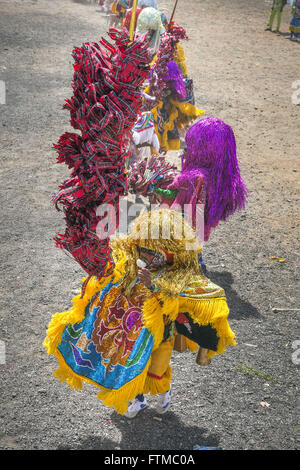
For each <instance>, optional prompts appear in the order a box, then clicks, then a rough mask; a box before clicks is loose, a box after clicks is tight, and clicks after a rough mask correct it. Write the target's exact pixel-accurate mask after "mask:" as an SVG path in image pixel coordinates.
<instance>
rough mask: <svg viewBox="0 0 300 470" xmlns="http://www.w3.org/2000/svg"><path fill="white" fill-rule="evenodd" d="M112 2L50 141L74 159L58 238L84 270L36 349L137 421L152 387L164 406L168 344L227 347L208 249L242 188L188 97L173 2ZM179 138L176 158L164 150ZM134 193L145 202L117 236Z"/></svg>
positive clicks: (227, 149) (84, 50)
mask: <svg viewBox="0 0 300 470" xmlns="http://www.w3.org/2000/svg"><path fill="white" fill-rule="evenodd" d="M106 3H113V4H114V7H116V8H117V7H118V5H119V4H122V6H123V8H124V9H125V10H126V11H125V10H124V11H123V10H118V11H121V12H122V22H121V25H120V26H119V28H118V29H114V28H111V29H110V30H109V32H108V35H109V40H106V39H104V38H102V39H101V40H100V41H99V42H93V43H85V44H84V45H83V46H82V47H77V48H75V49H74V50H73V59H74V78H73V81H72V89H73V95H72V97H71V98H70V99H67V100H66V103H65V108H66V109H67V110H69V112H70V116H71V121H70V122H71V125H72V127H73V128H74V130H75V132H66V133H64V134H63V135H62V136H61V137H60V138H59V140H58V143H57V144H55V149H56V151H57V153H58V157H57V161H58V163H65V164H66V165H67V166H68V168H69V169H70V176H69V177H68V178H67V180H65V181H64V182H63V184H62V185H61V186H60V187H59V190H58V191H57V192H56V194H55V195H54V196H53V202H54V203H55V205H56V207H57V208H58V209H59V210H63V213H64V216H65V224H66V228H65V232H64V233H61V234H59V235H57V236H56V237H55V241H56V244H57V246H58V247H60V248H62V249H63V250H64V251H66V252H67V253H68V254H69V255H71V256H72V257H73V258H74V259H75V261H76V262H77V263H79V265H80V266H81V267H82V269H83V270H84V271H85V273H86V278H85V279H84V281H83V283H82V286H81V292H80V294H78V295H77V296H75V297H74V299H73V305H72V307H71V309H70V310H68V311H66V312H62V313H56V314H55V315H53V317H52V319H51V321H50V323H49V326H48V330H47V336H46V338H45V341H44V346H45V347H46V348H47V351H48V353H49V354H54V355H55V356H56V358H57V360H58V363H59V368H58V369H57V370H56V371H55V373H54V375H55V376H56V377H57V378H58V379H59V380H60V381H66V382H67V383H68V385H69V386H70V387H74V388H75V389H80V388H82V384H83V383H84V382H87V383H91V384H93V385H95V386H96V387H97V388H98V398H99V400H101V402H102V403H103V404H104V405H106V406H109V407H112V408H114V409H115V410H116V411H117V412H118V413H120V414H123V415H125V416H126V417H127V418H133V417H135V416H136V415H137V414H138V413H139V412H140V411H141V410H142V409H143V408H145V407H146V406H147V397H146V395H147V394H149V393H150V394H152V395H158V400H157V405H156V407H157V408H156V410H157V412H158V413H165V412H166V411H167V410H168V409H169V406H170V400H171V379H172V371H171V367H170V360H171V355H172V351H173V350H174V349H175V350H176V351H180V352H183V351H185V350H187V349H188V350H190V351H192V352H194V353H196V362H197V363H198V364H199V365H208V364H209V363H210V362H211V358H212V357H213V356H214V355H215V354H222V353H224V352H225V350H226V349H227V347H228V346H230V345H232V346H233V345H235V334H234V333H233V331H232V330H231V328H230V325H229V323H228V314H229V309H228V304H227V299H226V293H225V292H224V290H223V289H222V287H219V286H217V285H216V284H214V283H213V282H212V281H211V280H210V279H209V278H208V277H207V276H206V274H205V273H206V267H205V265H204V262H203V257H202V249H203V242H207V241H208V240H209V237H210V234H211V231H212V230H215V229H216V227H217V226H218V224H219V223H220V222H221V221H226V220H227V219H228V218H229V217H230V216H231V215H232V214H234V213H235V212H236V211H237V210H241V209H244V208H245V204H246V198H247V188H246V186H245V183H244V181H243V179H242V177H241V174H240V168H239V163H238V160H237V150H236V141H235V136H234V132H233V130H232V128H231V127H230V126H229V125H228V124H226V123H225V122H223V121H221V120H220V119H218V118H216V117H206V116H205V115H204V116H203V114H204V111H203V110H201V109H198V108H197V107H196V105H195V98H194V91H193V81H192V79H191V78H190V77H189V74H188V71H187V67H186V63H185V56H184V43H185V42H186V41H187V40H188V36H187V33H186V31H185V30H184V29H183V28H182V27H180V26H179V25H178V24H177V23H176V22H175V21H174V19H173V18H174V12H175V9H174V10H173V12H172V15H171V14H170V15H169V16H170V19H169V20H168V19H167V16H166V15H162V14H161V12H160V11H159V9H158V5H157V3H156V1H155V0H151V1H150V0H139V1H138V5H137V9H136V2H134V3H133V5H131V4H130V3H131V2H129V1H127V2H123V1H122V2H105V4H106ZM125 4H126V5H125ZM150 4H151V5H150ZM176 4H177V2H176ZM104 6H105V5H104ZM109 7H110V8H112V6H111V5H109ZM144 148H147V149H148V155H146V156H145V155H144V154H143V152H142V150H143V149H144ZM180 148H183V150H182V152H181V158H180V159H179V160H178V161H179V163H178V165H175V164H171V163H170V160H169V159H168V151H169V150H180ZM128 193H132V194H138V195H141V196H143V197H145V198H148V200H149V203H150V206H149V207H148V208H147V209H145V210H144V211H142V212H141V213H140V215H139V216H138V217H137V218H136V220H135V221H134V223H133V224H132V226H131V228H130V233H127V234H126V235H125V236H117V237H115V236H114V235H115V232H116V229H117V227H118V223H119V215H120V214H119V211H120V206H119V201H120V198H121V197H122V196H126V195H127V194H128ZM103 207H105V208H106V209H105V211H104V212H103V211H102V210H100V211H99V208H100V209H101V208H103ZM184 207H188V208H189V211H188V214H187V216H186V213H185V211H184V210H183V209H184ZM198 216H199V217H198ZM199 218H200V219H201V220H202V221H203V224H200V227H199V225H198V223H197V221H198V219H199ZM112 222H114V223H112ZM103 234H105V236H103Z"/></svg>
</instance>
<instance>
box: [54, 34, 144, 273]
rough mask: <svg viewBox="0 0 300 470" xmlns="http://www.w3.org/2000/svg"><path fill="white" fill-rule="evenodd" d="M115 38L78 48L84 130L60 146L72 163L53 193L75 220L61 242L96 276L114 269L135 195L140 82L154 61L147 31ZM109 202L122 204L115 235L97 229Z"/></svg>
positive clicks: (75, 122)
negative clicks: (115, 247)
mask: <svg viewBox="0 0 300 470" xmlns="http://www.w3.org/2000/svg"><path fill="white" fill-rule="evenodd" d="M109 36H110V38H111V39H112V40H113V41H114V42H115V45H112V44H111V43H109V42H107V41H106V40H105V39H103V38H102V40H101V41H100V43H86V44H84V45H83V46H82V47H80V48H76V49H74V51H73V57H74V60H75V63H74V79H73V82H72V87H73V96H72V98H71V99H69V100H66V104H65V108H66V109H68V110H69V111H70V115H71V121H70V122H71V125H72V126H73V127H74V129H76V130H77V129H78V130H79V131H81V135H80V134H78V133H70V132H66V133H65V134H63V135H62V136H61V137H60V139H59V142H58V144H56V145H55V148H56V150H57V152H58V159H57V161H58V162H59V163H61V162H63V163H66V164H67V165H68V167H69V168H70V169H71V174H70V177H69V178H68V179H67V180H66V181H65V182H64V183H63V184H62V185H61V186H60V189H59V191H58V192H57V193H56V194H55V195H54V197H53V201H54V203H55V204H56V207H57V208H58V207H62V208H63V210H64V214H65V221H66V225H67V226H66V230H65V233H64V234H59V235H58V236H57V237H56V238H55V240H56V244H57V246H58V247H60V248H62V249H63V250H65V251H66V252H68V253H70V254H71V255H72V256H73V257H74V258H75V260H76V261H77V262H78V263H79V264H80V266H81V267H82V268H83V269H84V270H85V271H86V272H87V273H88V275H95V276H103V275H104V274H109V273H110V270H111V269H112V268H113V260H112V258H111V255H110V248H109V236H110V234H111V233H114V230H115V228H116V227H117V224H118V216H119V198H120V197H121V196H122V195H124V194H127V177H126V169H125V163H126V158H128V157H129V155H130V153H129V145H130V141H131V130H132V127H133V125H134V123H135V121H136V118H137V116H138V114H139V113H140V109H141V105H142V95H141V92H140V87H141V85H142V83H143V81H144V80H145V79H146V77H147V75H148V73H149V65H148V64H149V62H150V60H151V59H150V55H149V54H148V51H149V48H148V45H149V43H148V41H147V40H146V39H145V37H143V36H139V37H136V39H135V40H134V41H133V42H132V41H131V40H130V38H129V35H128V33H127V32H126V31H125V30H123V31H122V32H119V31H117V30H114V29H111V30H110V31H109ZM103 204H106V205H109V206H112V207H113V208H114V211H115V217H116V220H115V224H113V223H112V224H109V227H111V233H108V236H107V237H106V238H105V239H104V238H103V239H100V238H99V237H98V235H97V231H98V230H101V229H102V228H103V226H106V224H107V220H106V219H105V215H104V214H102V213H101V211H100V212H99V208H100V207H101V206H103ZM114 227H115V228H114Z"/></svg>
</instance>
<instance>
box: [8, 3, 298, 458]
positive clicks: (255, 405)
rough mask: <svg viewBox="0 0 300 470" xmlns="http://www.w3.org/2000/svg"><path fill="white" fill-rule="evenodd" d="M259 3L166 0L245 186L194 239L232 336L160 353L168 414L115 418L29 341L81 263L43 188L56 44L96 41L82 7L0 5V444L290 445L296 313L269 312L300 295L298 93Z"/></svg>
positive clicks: (65, 125) (49, 175) (63, 125)
mask: <svg viewBox="0 0 300 470" xmlns="http://www.w3.org/2000/svg"><path fill="white" fill-rule="evenodd" d="M245 3H246V5H247V6H244V4H245ZM172 4H173V0H172V1H171V0H165V1H164V2H163V8H165V9H166V11H168V12H170V11H171V6H172ZM228 4H230V7H228V6H227V5H228ZM270 4H271V1H260V0H249V1H247V2H244V1H243V0H231V1H230V2H229V1H228V0H217V1H216V2H211V1H209V0H189V1H187V0H181V1H179V7H178V11H177V14H176V20H177V21H178V22H179V23H180V24H181V25H182V26H184V27H185V28H186V30H187V32H188V34H189V36H190V41H189V42H187V43H186V44H185V51H186V56H187V63H188V67H189V73H190V75H191V76H192V77H193V79H194V83H195V93H196V102H197V105H198V106H199V107H202V108H203V109H205V111H206V115H207V116H217V117H219V118H221V119H223V120H225V121H226V122H228V123H229V124H230V125H232V127H233V128H234V131H235V133H236V137H237V143H238V149H239V158H240V162H241V168H242V173H243V175H244V178H245V180H246V182H247V185H248V187H249V192H250V197H249V204H248V207H247V210H246V212H244V213H239V214H237V215H235V216H234V217H233V218H232V219H231V220H230V221H229V222H228V223H226V224H224V225H221V226H220V227H219V228H218V229H217V230H216V231H215V233H214V234H213V236H212V237H211V240H210V242H209V243H208V244H207V245H206V247H205V261H206V263H207V266H208V270H209V276H210V277H211V278H212V279H213V280H215V281H216V282H217V283H219V284H220V285H222V286H223V287H224V288H225V289H226V292H227V295H228V301H229V305H230V308H231V321H230V323H231V327H232V329H233V330H234V331H235V332H236V335H237V341H238V345H237V347H235V348H230V349H229V350H228V351H227V353H226V354H225V355H224V356H220V357H216V358H215V359H214V360H213V364H212V365H211V366H210V367H209V368H200V367H199V366H197V365H196V364H195V356H193V355H192V354H190V353H184V354H181V355H180V354H179V353H175V354H174V356H173V359H172V365H173V374H174V379H173V397H174V399H173V404H172V409H171V411H169V412H168V413H167V414H166V415H164V417H163V419H162V421H161V422H160V421H157V420H155V419H154V417H155V412H154V411H153V410H152V409H149V410H147V411H145V412H144V413H143V414H142V415H141V416H139V417H138V418H137V419H136V420H134V421H132V422H128V421H127V420H126V419H125V418H122V417H120V416H118V415H116V413H114V412H113V411H111V410H110V409H107V408H104V407H103V406H101V405H100V403H99V402H98V401H97V398H96V393H95V390H94V388H93V387H92V386H85V387H84V390H83V391H82V392H73V391H70V390H69V388H68V386H67V385H66V384H60V383H59V382H58V381H57V380H56V379H54V378H53V376H52V373H53V370H54V369H55V368H56V360H55V359H54V358H53V357H49V356H47V354H46V352H45V350H44V348H43V346H42V342H43V339H44V336H45V331H46V327H47V324H48V322H49V320H50V318H51V315H52V314H53V313H55V312H56V311H63V310H65V309H66V308H68V307H69V306H70V303H71V298H72V295H73V291H74V290H75V289H77V288H78V286H79V283H80V280H81V277H82V274H83V272H82V271H81V269H80V268H79V267H77V265H76V264H75V263H74V262H73V261H72V260H71V259H69V258H68V257H66V256H65V255H64V254H63V253H62V252H60V251H59V250H58V249H57V248H55V246H54V242H53V236H54V235H56V234H57V233H58V232H59V231H60V230H63V227H64V223H63V221H62V218H61V217H60V215H59V214H58V213H57V212H56V211H55V210H54V208H53V207H52V205H51V202H50V199H51V195H52V194H53V192H54V191H55V190H56V189H57V187H58V185H59V184H60V183H61V182H62V181H63V180H64V178H65V176H66V175H67V174H68V173H67V169H66V168H65V167H64V166H63V165H56V164H55V158H56V155H55V153H54V152H53V151H52V150H51V146H52V143H53V142H56V141H57V140H58V138H59V136H60V135H61V134H62V133H63V132H64V131H66V130H70V127H69V121H68V120H69V116H68V113H67V112H66V111H63V110H62V109H61V107H62V104H63V102H64V99H65V98H67V97H70V96H71V87H70V83H71V80H72V57H71V51H72V48H73V47H74V46H78V45H81V44H82V43H83V42H85V41H95V40H97V39H99V38H100V36H101V35H103V34H105V31H106V22H105V19H104V18H103V16H102V15H101V14H100V13H99V12H97V11H96V10H97V7H96V6H94V5H88V4H84V3H79V2H73V1H71V0H51V1H49V0H48V1H47V0H35V1H34V0H23V1H22V0H1V1H0V22H1V27H0V31H1V33H0V34H1V65H0V80H2V81H5V84H6V104H1V105H0V110H1V123H0V126H1V134H2V138H1V142H2V145H1V168H0V172H1V206H0V210H1V281H2V283H1V284H2V293H1V297H0V299H1V320H0V339H1V341H2V342H4V343H1V345H2V350H3V344H4V345H5V351H6V355H5V364H2V365H1V364H0V373H1V388H2V390H1V409H0V419H1V428H0V429H1V431H0V433H1V434H0V448H1V449H43V450H45V449H105V450H109V449H122V450H123V449H125V450H132V449H160V450H166V449H173V450H176V449H182V450H191V449H192V448H193V446H194V445H196V444H200V445H201V444H202V445H203V444H204V445H218V446H220V447H221V448H222V449H241V450H246V449H251V450H254V449H262V450H271V449H279V450H283V449H289V450H292V449H299V447H300V446H299V444H300V423H299V362H300V361H299V356H300V354H297V352H296V351H295V350H294V349H293V348H294V347H295V343H294V342H295V341H297V340H300V331H299V323H298V320H299V312H297V311H279V312H274V311H273V310H272V309H273V308H274V307H275V308H289V309H296V308H299V307H300V303H299V293H297V289H298V292H299V284H298V276H299V274H298V269H299V254H300V247H299V213H298V207H299V202H298V200H297V196H298V194H299V178H298V176H299V154H300V137H299V136H300V133H299V112H300V106H299V105H297V96H298V101H300V95H299V94H298V95H297V96H296V92H297V90H296V89H293V88H292V84H293V83H294V82H295V81H297V80H300V72H299V53H300V49H299V44H297V43H293V42H291V41H289V40H288V39H287V38H286V35H287V32H288V24H289V20H290V11H289V7H286V8H285V10H284V16H283V21H282V26H281V30H282V34H281V35H275V34H274V33H270V32H265V31H264V28H265V26H266V22H267V19H268V15H269V9H270ZM298 86H299V85H298ZM293 93H294V99H292V94H293ZM271 256H279V257H284V258H285V262H284V263H280V262H279V261H277V260H272V259H270V257H271ZM298 347H299V346H298ZM293 353H294V355H293ZM2 362H4V360H3V354H2ZM297 363H298V365H297ZM241 366H249V368H248V369H245V368H243V367H241ZM247 370H248V372H250V373H251V372H252V373H253V374H254V376H251V375H247V374H246V372H247ZM151 401H152V402H153V400H151Z"/></svg>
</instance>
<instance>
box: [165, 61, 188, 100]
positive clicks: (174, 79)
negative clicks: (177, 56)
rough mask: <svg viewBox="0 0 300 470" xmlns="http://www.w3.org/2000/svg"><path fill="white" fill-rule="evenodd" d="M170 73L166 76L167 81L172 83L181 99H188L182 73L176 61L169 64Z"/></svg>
mask: <svg viewBox="0 0 300 470" xmlns="http://www.w3.org/2000/svg"><path fill="white" fill-rule="evenodd" d="M167 69H168V72H167V73H166V75H165V76H164V80H165V81H169V82H171V83H172V86H173V88H174V90H175V92H176V94H177V96H178V98H180V99H184V98H186V89H185V84H184V80H183V76H182V73H181V71H180V69H179V67H178V65H177V64H176V62H175V61H173V60H172V61H171V62H168V63H167Z"/></svg>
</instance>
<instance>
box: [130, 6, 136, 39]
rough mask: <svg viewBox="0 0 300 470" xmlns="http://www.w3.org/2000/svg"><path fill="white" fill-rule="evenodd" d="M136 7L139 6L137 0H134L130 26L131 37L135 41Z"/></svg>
mask: <svg viewBox="0 0 300 470" xmlns="http://www.w3.org/2000/svg"><path fill="white" fill-rule="evenodd" d="M136 8H137V0H133V4H132V10H131V18H130V27H129V38H130V41H133V38H134V29H135V28H134V26H135V17H136Z"/></svg>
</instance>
